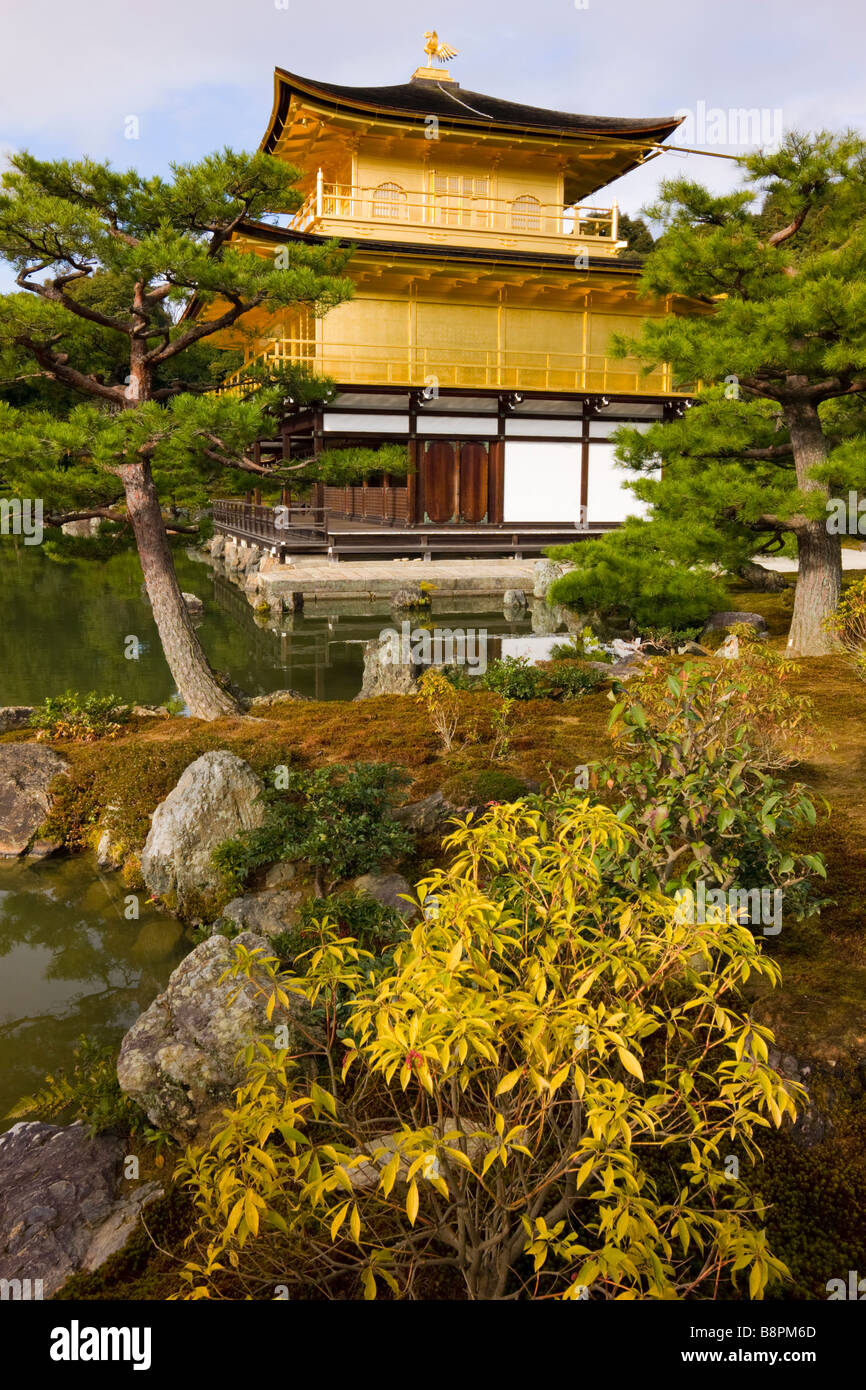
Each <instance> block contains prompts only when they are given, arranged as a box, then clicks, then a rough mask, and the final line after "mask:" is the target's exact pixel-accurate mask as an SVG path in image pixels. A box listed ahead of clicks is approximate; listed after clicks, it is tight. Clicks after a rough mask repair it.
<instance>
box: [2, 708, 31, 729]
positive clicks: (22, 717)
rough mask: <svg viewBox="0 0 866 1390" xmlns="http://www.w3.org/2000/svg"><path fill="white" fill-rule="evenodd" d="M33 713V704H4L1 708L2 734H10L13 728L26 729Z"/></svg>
mask: <svg viewBox="0 0 866 1390" xmlns="http://www.w3.org/2000/svg"><path fill="white" fill-rule="evenodd" d="M32 713H33V706H32V705H4V706H3V708H2V709H0V734H8V733H9V732H10V730H12V729H26V728H27V726H28V724H29V723H30V716H31V714H32Z"/></svg>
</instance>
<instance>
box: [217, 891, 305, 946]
mask: <svg viewBox="0 0 866 1390" xmlns="http://www.w3.org/2000/svg"><path fill="white" fill-rule="evenodd" d="M306 896H307V895H306V894H305V893H304V892H303V891H302V889H300V888H285V889H282V890H277V891H274V892H264V893H244V895H243V896H242V897H240V898H232V900H231V902H230V903H226V905H225V907H224V908H223V910H222V917H223V919H224V920H225V921H228V922H231V923H233V924H234V926H236V927H240V928H241V930H242V931H251V932H257V933H258V934H259V935H260V936H267V937H271V938H272V937H275V936H279V935H280V934H281V933H282V932H284V931H288V930H289V929H290V928H291V927H296V926H297V925H298V922H299V921H300V919H301V907H302V905H303V902H304V898H305V897H306Z"/></svg>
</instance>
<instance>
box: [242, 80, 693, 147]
mask: <svg viewBox="0 0 866 1390" xmlns="http://www.w3.org/2000/svg"><path fill="white" fill-rule="evenodd" d="M276 72H277V76H278V77H279V79H280V97H279V101H278V103H277V109H276V111H275V112H274V119H273V121H272V123H271V127H270V129H269V131H268V133H267V135H266V136H265V140H264V142H263V149H265V150H266V151H270V150H272V149H273V147H274V145H275V144H276V142H277V141H278V139H279V137H280V134H281V132H282V128H283V125H284V123H285V120H286V117H287V115H288V112H289V105H290V102H291V98H292V94H293V93H294V94H295V95H297V96H299V97H302V98H303V97H308V98H309V97H312V98H314V99H317V100H318V101H319V102H320V103H321V104H323V105H326V106H329V107H330V108H331V109H333V110H335V111H338V110H341V111H354V112H357V113H358V114H373V115H375V114H379V115H387V116H389V117H391V118H392V119H395V120H400V119H401V118H402V119H405V120H408V121H412V122H417V120H418V118H419V116H421V117H423V116H439V117H444V118H446V119H447V121H448V123H449V125H452V126H466V127H471V128H472V129H474V130H478V128H479V127H482V128H484V127H486V128H488V129H490V130H493V129H496V130H501V131H523V132H526V133H532V132H533V131H534V132H537V133H538V134H543V135H548V136H549V135H558V136H565V137H567V136H569V135H574V136H580V135H584V136H585V135H602V136H607V137H608V138H609V139H613V140H629V139H634V138H638V139H641V140H644V139H649V140H652V141H661V140H664V139H666V138H667V136H668V135H670V134H671V132H672V131H674V130H676V128H677V126H678V125H679V124H680V118H677V117H676V116H659V117H656V118H650V119H631V118H629V117H620V116H581V115H576V114H574V113H572V112H568V111H547V110H545V109H544V108H543V107H540V106H524V105H522V104H521V103H520V102H515V101H503V100H502V98H501V97H491V96H486V95H485V94H484V93H483V92H470V91H467V90H464V89H463V88H462V87H460V86H459V85H458V84H457V83H455V82H451V83H444V84H443V83H441V82H434V81H427V80H426V79H425V80H416V81H413V82H404V83H402V84H401V85H398V86H394V87H341V86H337V85H335V84H334V83H331V82H314V81H311V80H310V79H309V78H305V77H299V76H297V74H295V73H291V72H286V71H285V69H284V68H277V70H276Z"/></svg>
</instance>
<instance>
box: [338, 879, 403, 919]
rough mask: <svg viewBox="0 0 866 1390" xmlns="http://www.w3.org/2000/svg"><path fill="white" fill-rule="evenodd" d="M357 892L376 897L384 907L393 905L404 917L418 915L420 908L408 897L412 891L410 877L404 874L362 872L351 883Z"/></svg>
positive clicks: (351, 886)
mask: <svg viewBox="0 0 866 1390" xmlns="http://www.w3.org/2000/svg"><path fill="white" fill-rule="evenodd" d="M349 887H350V888H353V889H354V890H355V892H356V893H362V894H364V895H365V896H366V897H368V898H375V900H376V902H377V903H381V904H382V906H383V907H393V908H396V909H397V911H398V912H399V913H400V914H401V915H402V916H403V917H415V916H417V912H418V909H417V908H416V907H415V906H414V904H413V903H410V902H407V901H406V897H407V896H410V895H411V893H412V888H411V885H410V884H409V881H408V879H405V878H404V877H403V875H402V874H361V876H360V878H353V879H352V881H351V883H350V885H349Z"/></svg>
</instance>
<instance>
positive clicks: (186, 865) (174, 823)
mask: <svg viewBox="0 0 866 1390" xmlns="http://www.w3.org/2000/svg"><path fill="white" fill-rule="evenodd" d="M262 790H263V783H262V781H261V779H260V778H259V777H257V776H256V774H255V773H254V772H253V770H252V768H251V767H250V765H249V763H245V762H244V761H243V759H242V758H238V757H236V756H235V754H234V753H228V752H226V751H225V750H217V751H215V752H212V753H203V754H202V756H201V757H200V758H196V760H195V762H194V763H190V765H189V767H188V768H187V769H186V771H185V772H184V773H183V776H182V777H181V779H180V781H179V782H178V784H177V786H176V787H175V788H174V790H173V791H171V792H169V794H168V796H167V797H166V799H165V801H163V802H161V803H160V805H159V806H157V808H156V810H155V811H154V813H153V817H152V819H151V825H150V831H149V833H148V836H147V839H146V841H145V844H144V849H143V851H142V855H141V876H142V878H143V879H144V882H145V883H146V885H147V887H148V888H149V889H150V891H151V893H153V894H154V896H155V897H159V898H165V899H166V900H167V901H168V902H169V904H170V906H172V907H176V908H177V910H178V911H180V912H184V911H185V910H187V909H191V910H192V911H193V912H195V911H196V910H197V909H198V907H199V906H200V905H201V904H202V903H205V902H206V901H207V899H208V897H209V896H210V895H212V894H215V893H217V892H218V891H219V889H220V887H221V878H220V875H219V873H218V871H217V870H216V869H215V868H214V866H213V864H212V862H211V855H212V853H213V851H214V849H215V848H216V846H217V845H218V844H220V843H221V841H223V840H227V839H230V838H231V837H232V836H234V835H237V834H238V833H239V832H240V831H242V830H253V829H256V828H257V827H258V826H260V825H261V824H262V822H263V821H264V817H265V808H264V806H263V804H262V802H261V801H260V800H259V796H260V793H261V792H262Z"/></svg>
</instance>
